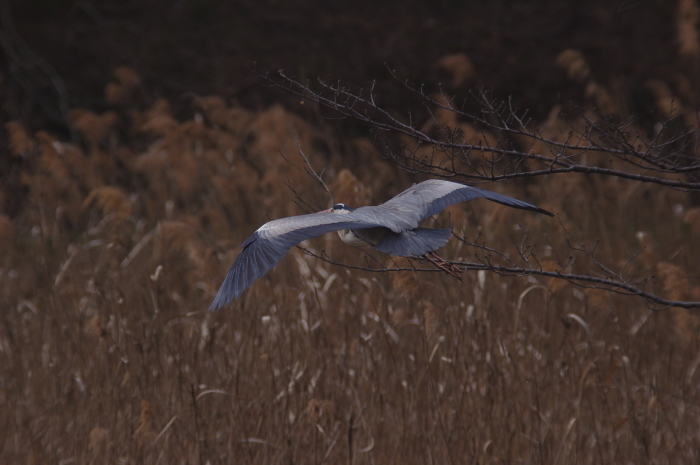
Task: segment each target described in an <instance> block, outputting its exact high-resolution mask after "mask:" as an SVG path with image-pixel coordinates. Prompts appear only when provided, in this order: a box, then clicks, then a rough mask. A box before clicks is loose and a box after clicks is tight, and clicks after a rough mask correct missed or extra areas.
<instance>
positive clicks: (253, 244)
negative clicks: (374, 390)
mask: <svg viewBox="0 0 700 465" xmlns="http://www.w3.org/2000/svg"><path fill="white" fill-rule="evenodd" d="M476 198H485V199H488V200H491V201H494V202H498V203H500V204H503V205H507V206H510V207H514V208H520V209H523V210H531V211H535V212H539V213H544V214H547V215H549V216H552V214H551V213H549V212H547V211H545V210H542V209H541V208H538V207H536V206H534V205H531V204H529V203H526V202H523V201H520V200H516V199H513V198H510V197H508V196H505V195H502V194H498V193H496V192H491V191H487V190H484V189H479V188H477V187H472V186H467V185H464V184H459V183H455V182H451V181H443V180H438V179H431V180H428V181H424V182H422V183H420V184H415V185H413V186H411V187H410V188H408V189H406V190H405V191H403V192H401V193H400V194H399V195H397V196H396V197H394V198H392V199H390V200H389V201H387V202H385V203H383V204H381V205H377V206H371V207H360V208H357V209H354V210H353V209H352V208H350V207H348V206H346V205H344V204H336V205H334V206H333V207H332V208H331V209H329V210H325V211H322V212H318V213H311V214H308V215H299V216H292V217H289V218H282V219H279V220H273V221H270V222H268V223H265V224H264V225H262V226H261V227H260V228H258V230H257V231H255V232H254V233H253V234H252V235H251V236H250V237H249V238H248V239H246V241H245V242H244V243H243V244H242V245H241V248H242V250H241V253H240V254H239V255H238V257H237V258H236V260H235V261H234V263H233V265H232V266H231V269H230V270H229V272H228V274H227V275H226V278H225V280H224V282H223V284H222V285H221V288H220V289H219V292H218V293H217V294H216V297H215V298H214V301H213V302H212V304H211V306H210V308H209V309H210V310H216V309H219V308H221V307H223V306H225V305H228V304H229V303H230V302H231V301H232V300H233V299H234V298H238V297H240V295H241V294H242V293H243V291H244V290H245V289H246V288H247V287H248V286H250V285H251V284H252V283H253V282H254V281H255V280H256V279H258V278H260V277H262V276H263V275H264V274H265V273H267V271H268V270H269V269H270V268H272V267H273V266H274V265H275V264H276V263H277V262H278V261H279V260H280V259H281V258H282V257H283V256H284V255H285V254H286V253H287V250H289V249H290V248H291V247H292V246H294V245H296V244H298V243H300V242H302V241H304V240H306V239H309V238H312V237H317V236H320V235H322V234H325V233H328V232H333V231H338V233H339V235H340V237H341V239H342V240H343V242H345V243H347V244H350V245H353V246H356V247H373V248H375V249H377V250H379V251H382V252H386V253H390V254H392V255H399V256H404V257H422V256H425V255H426V254H428V253H431V252H433V251H435V250H437V249H439V248H440V247H442V246H443V245H445V244H446V243H447V241H448V240H449V238H450V236H451V235H452V231H451V230H450V229H426V228H419V227H418V224H419V223H420V221H421V220H423V219H425V218H428V217H430V216H432V215H435V214H437V213H439V212H441V211H442V210H444V209H445V208H447V207H448V206H450V205H454V204H455V203H458V202H464V201H467V200H472V199H476ZM438 266H439V265H438Z"/></svg>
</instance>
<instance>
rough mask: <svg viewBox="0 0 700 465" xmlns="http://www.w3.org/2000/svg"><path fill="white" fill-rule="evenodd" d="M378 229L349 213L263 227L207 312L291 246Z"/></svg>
mask: <svg viewBox="0 0 700 465" xmlns="http://www.w3.org/2000/svg"><path fill="white" fill-rule="evenodd" d="M376 226H380V225H378V224H375V223H372V222H368V221H367V220H366V219H363V218H359V219H358V218H354V215H353V214H352V213H348V214H336V213H327V212H320V213H311V214H309V215H299V216H291V217H289V218H282V219H279V220H273V221H270V222H269V223H265V224H264V225H262V226H261V227H260V228H259V229H258V230H257V231H255V232H254V233H253V234H252V235H251V236H250V237H249V238H248V239H246V241H245V242H244V243H243V244H242V245H241V249H242V250H241V253H240V254H238V257H236V260H235V261H234V262H233V265H231V268H230V269H229V272H228V274H227V275H226V278H225V279H224V282H223V284H222V285H221V287H220V288H219V292H217V294H216V297H215V298H214V301H213V302H212V304H211V306H210V307H209V310H218V309H219V308H221V307H223V306H225V305H228V304H229V303H230V302H231V301H232V300H233V299H237V298H238V297H240V296H241V294H242V293H243V291H244V290H245V289H246V288H248V286H250V285H251V284H253V282H254V281H255V280H256V279H258V278H260V277H262V276H263V275H264V274H265V273H267V272H268V271H269V270H270V268H272V267H273V266H275V264H276V263H277V262H278V261H280V260H281V259H282V257H284V255H285V254H286V253H287V250H289V249H290V248H291V247H293V246H295V245H297V244H298V243H300V242H302V241H304V240H306V239H310V238H312V237H317V236H320V235H322V234H325V233H328V232H332V231H339V230H341V229H365V228H371V227H376Z"/></svg>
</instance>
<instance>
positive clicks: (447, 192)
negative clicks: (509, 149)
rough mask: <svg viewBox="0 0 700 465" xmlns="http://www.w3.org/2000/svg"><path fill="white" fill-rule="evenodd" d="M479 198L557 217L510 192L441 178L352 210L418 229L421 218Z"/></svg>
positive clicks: (393, 227)
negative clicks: (391, 197)
mask: <svg viewBox="0 0 700 465" xmlns="http://www.w3.org/2000/svg"><path fill="white" fill-rule="evenodd" d="M478 198H482V199H488V200H491V201H493V202H498V203H500V204H503V205H507V206H509V207H514V208H521V209H523V210H530V211H534V212H538V213H544V214H545V215H549V216H554V215H552V214H551V213H549V212H548V211H546V210H543V209H541V208H539V207H536V206H535V205H531V204H529V203H527V202H523V201H522V200H517V199H513V198H511V197H508V196H507V195H503V194H498V193H496V192H491V191H487V190H485V189H479V188H478V187H473V186H467V185H464V184H459V183H456V182H451V181H443V180H441V179H430V180H428V181H423V182H422V183H420V184H416V185H414V186H412V187H409V188H408V189H406V190H405V191H403V192H401V193H400V194H399V195H397V196H396V197H394V198H393V199H391V200H389V201H388V202H385V203H383V204H381V205H378V206H376V207H360V208H358V209H357V210H355V211H354V212H353V213H354V214H356V215H357V216H358V217H362V218H365V219H366V220H369V221H373V222H375V223H377V224H380V225H381V226H384V227H387V228H389V229H391V230H392V231H394V232H403V231H406V230H411V229H415V228H417V227H418V223H419V222H420V221H421V220H423V219H425V218H428V217H429V216H432V215H435V214H436V213H440V212H441V211H442V210H444V209H445V208H447V207H449V206H450V205H454V204H456V203H459V202H466V201H467V200H472V199H478Z"/></svg>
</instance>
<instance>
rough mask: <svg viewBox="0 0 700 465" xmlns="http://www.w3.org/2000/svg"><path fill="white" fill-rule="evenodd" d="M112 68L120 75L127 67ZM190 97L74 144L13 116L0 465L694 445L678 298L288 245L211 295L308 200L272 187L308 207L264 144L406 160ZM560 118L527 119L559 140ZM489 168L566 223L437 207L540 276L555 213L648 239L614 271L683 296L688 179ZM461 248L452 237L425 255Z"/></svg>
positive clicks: (87, 120) (97, 125) (578, 226)
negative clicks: (16, 172)
mask: <svg viewBox="0 0 700 465" xmlns="http://www.w3.org/2000/svg"><path fill="white" fill-rule="evenodd" d="M119 76H120V75H117V77H116V81H115V82H114V83H113V84H114V85H115V86H122V87H123V86H138V85H140V84H139V81H138V79H137V78H133V76H132V77H129V76H128V73H124V76H122V77H119ZM122 87H120V88H122ZM124 102H128V99H127V100H124ZM192 103H193V106H194V110H195V117H194V118H192V119H188V120H184V121H179V120H178V119H176V118H175V117H174V116H173V114H172V112H171V109H170V104H169V103H168V101H167V100H160V101H157V102H156V103H154V104H153V105H152V106H150V107H149V108H147V109H146V110H143V111H141V110H137V109H136V107H135V106H131V107H129V109H128V110H126V109H123V107H122V109H121V110H115V111H116V113H115V114H116V115H117V117H116V119H114V117H113V116H105V115H108V114H102V115H100V114H97V113H92V112H89V111H84V110H83V111H76V112H73V113H71V114H72V116H73V117H74V118H75V119H74V121H75V124H76V128H78V127H79V130H80V131H81V133H82V134H84V135H85V140H86V142H87V144H86V147H85V148H81V147H78V146H75V145H73V144H69V143H66V142H64V141H61V140H60V139H59V138H57V137H55V136H53V135H51V134H49V133H46V132H39V133H37V134H36V135H34V136H31V135H29V132H28V131H26V130H25V129H24V128H22V127H21V126H19V125H18V124H14V125H9V126H8V128H7V129H8V133H9V134H10V139H11V143H12V144H13V145H12V150H13V153H14V154H15V155H17V156H22V157H23V161H22V163H23V165H22V176H21V179H22V181H23V182H24V185H25V186H26V188H27V190H28V193H27V197H26V200H25V202H26V205H25V207H24V209H23V210H22V212H21V213H20V214H19V215H17V217H13V218H9V217H6V216H0V246H4V247H5V251H4V252H3V261H2V263H0V273H2V274H1V275H0V276H1V279H0V305H2V307H3V308H7V309H10V310H9V311H7V312H5V313H4V317H5V320H4V323H3V324H1V325H0V407H3V408H0V424H3V425H11V427H9V428H6V430H11V431H12V434H11V435H10V436H8V438H7V439H6V440H5V439H4V438H0V441H4V442H2V445H1V446H0V461H2V462H3V463H23V462H31V461H34V462H36V463H44V462H51V461H53V462H59V461H61V460H66V461H68V460H73V461H75V462H76V463H78V462H79V463H107V462H118V461H125V462H126V461H128V462H130V463H132V462H133V463H155V462H157V461H158V460H160V461H161V462H162V463H177V462H178V461H186V462H196V463H199V462H200V461H201V463H206V461H207V460H209V461H211V462H212V463H217V461H218V462H221V461H223V462H226V461H230V460H231V457H249V458H250V461H251V462H254V463H290V462H294V463H304V462H311V461H314V459H313V458H314V457H317V458H318V460H315V461H317V462H318V463H321V462H323V461H324V457H326V458H325V462H327V463H344V462H348V461H349V459H350V457H351V456H352V461H353V463H356V464H359V463H392V462H394V461H397V460H398V461H402V462H404V463H426V462H432V463H450V462H453V463H459V462H460V461H467V462H469V461H472V462H476V461H479V460H482V461H484V462H485V461H494V462H495V461H500V462H514V461H518V460H523V461H529V462H544V463H554V462H557V457H560V458H559V463H563V461H564V457H566V459H567V460H568V461H571V462H586V463H588V462H595V461H604V462H613V461H615V460H616V459H619V457H620V456H625V457H629V458H630V460H632V461H635V462H639V463H643V462H645V461H649V460H652V459H650V457H653V458H654V459H656V458H658V459H659V460H666V461H669V462H678V463H690V462H691V461H692V460H693V457H694V455H693V454H694V452H692V451H694V450H697V446H698V438H697V435H695V434H692V432H694V431H696V430H697V427H698V421H697V415H695V414H694V413H693V412H694V410H693V407H692V402H696V401H697V399H696V398H697V393H696V392H695V391H696V390H694V389H693V386H695V385H696V384H697V382H696V381H697V376H698V374H697V372H696V370H695V368H696V366H697V353H696V352H697V350H696V349H697V328H698V325H697V323H696V321H695V316H694V315H693V314H692V313H689V312H685V313H683V312H679V313H678V314H677V315H676V314H674V315H673V316H672V317H670V319H669V324H668V325H667V326H664V325H663V324H659V321H661V320H660V319H658V320H659V321H652V320H655V319H654V318H650V317H649V313H648V311H647V310H646V309H645V308H644V307H643V305H641V303H640V301H639V300H636V299H624V298H619V297H616V296H612V295H611V294H609V293H605V292H603V291H600V290H585V291H584V292H581V291H580V290H579V289H578V288H575V287H574V286H571V285H569V284H568V283H564V282H563V281H560V280H550V279H549V278H547V279H544V280H543V279H539V278H537V279H536V278H535V277H532V276H530V277H527V278H522V279H513V278H505V277H503V278H502V277H498V276H496V275H493V274H485V273H483V272H480V273H465V275H464V281H463V282H459V281H457V280H455V279H454V278H452V277H450V276H446V275H445V274H444V273H442V272H439V271H431V272H424V273H417V272H408V271H406V272H397V273H391V274H386V273H384V274H381V273H371V272H369V271H361V270H347V269H343V268H340V267H336V266H331V265H329V264H327V263H324V262H321V261H319V260H317V259H314V258H311V257H308V256H306V255H304V254H302V253H301V252H300V251H298V250H293V251H292V252H291V253H290V254H289V256H288V257H286V258H284V259H283V260H282V261H281V262H280V263H279V264H278V265H277V266H276V267H275V268H274V270H272V272H270V273H269V274H268V275H266V276H265V277H263V278H261V279H259V280H258V281H257V282H256V283H255V284H254V285H253V286H251V287H250V288H249V289H248V290H247V291H246V292H245V293H244V295H243V296H242V298H241V299H239V300H236V301H235V302H234V303H233V304H232V305H231V306H230V308H227V309H225V310H224V311H222V312H221V313H219V314H209V313H207V312H206V308H207V306H208V305H209V303H210V301H211V298H212V296H213V294H214V292H215V291H216V288H217V286H218V285H219V284H220V282H221V279H222V278H223V276H224V274H225V272H226V270H227V269H228V267H229V266H230V265H231V262H232V261H233V259H234V258H235V256H236V254H237V253H238V245H239V244H240V243H241V242H242V241H243V240H244V239H245V238H246V237H247V236H248V235H249V234H250V233H251V232H252V231H253V230H254V229H256V228H257V227H259V226H260V225H261V224H262V223H264V222H265V221H267V219H268V218H277V217H281V216H285V215H287V214H297V213H301V211H300V209H299V207H297V206H296V205H295V204H294V202H293V200H294V194H293V193H291V192H290V191H289V190H288V189H287V188H286V187H285V185H284V184H285V183H286V182H289V183H290V184H291V185H292V186H293V187H294V188H295V189H296V190H297V192H298V193H299V194H300V195H301V196H303V197H304V199H305V200H307V201H308V203H309V205H311V206H310V207H307V208H311V209H313V208H315V207H314V202H315V203H316V204H317V205H319V206H320V207H322V208H325V206H326V205H327V198H326V196H325V195H324V192H322V190H321V189H320V188H319V187H318V185H317V183H316V182H315V181H314V180H313V179H311V178H310V177H309V176H307V175H306V174H304V173H303V172H302V171H300V170H298V169H296V168H294V167H293V166H292V165H290V164H289V163H288V162H287V161H285V160H284V159H282V157H281V156H280V152H281V153H283V154H284V155H285V156H286V157H287V158H288V159H289V160H290V161H291V162H292V163H294V164H295V165H297V166H299V167H303V166H304V163H305V162H304V160H303V157H301V156H300V155H299V148H300V147H301V149H302V150H303V152H304V153H305V154H306V155H307V156H308V157H309V162H310V163H311V164H312V165H313V166H314V167H315V168H322V167H325V168H328V169H327V171H326V172H325V173H324V179H327V180H328V181H329V184H330V188H331V191H332V192H333V194H334V196H335V197H336V200H337V201H342V202H347V203H349V204H352V205H353V206H359V205H366V204H374V203H379V202H382V201H384V200H386V199H387V198H388V197H389V196H391V195H393V194H396V193H398V192H399V191H400V190H401V189H403V188H405V187H406V185H407V184H408V183H410V182H411V181H412V179H411V178H410V176H408V175H407V174H405V173H397V172H396V171H395V170H394V168H393V167H392V166H391V165H389V164H387V162H386V161H384V160H379V159H377V158H374V157H373V156H372V155H371V153H372V152H373V151H375V149H374V147H373V146H372V145H371V144H370V143H369V142H368V141H367V140H364V139H360V140H354V141H351V142H350V143H349V144H348V147H349V149H348V150H350V152H351V154H345V153H340V154H338V153H335V152H332V153H328V152H331V150H327V151H326V149H325V148H323V147H329V146H342V144H331V143H327V142H329V141H327V140H325V137H327V136H324V135H323V134H322V132H321V131H319V130H317V129H316V128H315V127H313V126H312V125H311V124H310V123H308V122H306V121H304V120H302V119H300V118H299V117H297V116H294V115H291V114H290V113H289V112H287V111H286V110H284V109H283V108H282V107H281V106H276V107H271V108H269V109H268V110H266V111H263V112H252V111H250V110H246V109H243V108H240V107H236V106H230V105H228V104H227V103H226V102H225V101H224V100H222V99H220V98H217V97H193V99H192ZM197 111H199V112H200V113H199V115H197V113H196V112H197ZM560 113H561V111H560V109H553V111H552V114H551V115H550V118H549V120H547V121H544V122H540V125H539V127H540V128H541V131H542V132H543V133H546V134H547V135H548V136H550V137H556V138H558V139H557V140H566V138H567V133H568V130H569V129H570V126H568V125H567V123H566V122H565V121H564V120H563V118H562V117H561V115H560ZM437 117H438V119H439V120H440V121H439V122H440V124H443V123H444V124H445V125H446V126H450V127H451V129H457V130H461V131H462V132H463V134H464V137H465V138H467V139H468V140H472V141H474V143H475V144H478V143H482V144H495V143H496V140H495V139H490V137H492V135H487V134H482V133H481V132H480V131H479V130H478V129H477V128H475V127H470V126H468V125H466V124H465V123H463V122H461V121H459V119H458V118H456V117H454V115H452V116H450V114H449V112H439V111H438V112H437ZM110 118H111V119H110ZM572 124H574V125H576V124H579V122H578V121H575V122H574V123H572ZM116 125H120V131H116V130H115V129H116ZM431 125H432V126H431ZM426 127H428V130H431V131H438V130H441V129H440V128H437V127H435V126H434V123H430V124H427V125H426ZM124 128H128V129H124ZM121 129H124V131H126V132H125V133H124V134H126V137H129V139H128V140H126V141H124V140H121V139H120V137H122V135H120V134H119V133H120V132H123V131H121ZM470 131H471V132H470ZM13 134H14V135H13ZM574 142H576V141H574ZM535 149H538V148H533V150H535ZM421 150H424V149H421ZM428 155H431V154H430V153H427V152H426V156H428ZM435 156H436V157H438V156H441V155H435ZM348 160H352V161H353V162H356V163H355V165H352V163H351V162H348ZM589 161H590V163H591V164H597V163H599V164H601V165H604V163H605V162H606V161H605V160H604V159H602V158H600V159H597V158H595V157H592V158H591V159H590V160H589ZM319 171H320V169H319ZM487 188H489V189H492V190H495V191H499V192H504V193H505V194H507V195H511V196H514V197H518V198H522V199H525V200H529V201H532V202H535V203H538V204H541V205H542V206H546V207H547V208H549V209H552V210H554V211H556V212H557V213H558V214H559V218H557V220H559V219H560V220H561V222H562V223H563V226H564V227H562V225H561V224H559V221H557V220H549V219H548V218H544V217H540V216H536V215H531V214H530V213H528V212H522V211H517V210H512V209H508V208H505V207H502V206H500V205H496V204H493V203H489V202H486V201H474V202H471V203H468V204H461V205H457V206H454V207H452V208H451V209H450V210H449V211H448V212H446V213H445V214H442V215H440V216H438V218H437V220H438V222H444V221H446V219H447V216H448V214H449V216H450V218H451V222H452V226H453V227H454V228H455V232H456V233H457V234H459V235H464V236H466V237H467V238H468V239H469V240H472V241H474V240H477V238H478V241H479V242H480V243H486V244H487V245H488V246H489V247H493V248H495V249H498V250H504V251H508V253H509V254H511V257H515V256H516V255H517V253H516V252H513V251H514V250H516V249H515V247H519V246H521V244H524V246H527V245H528V244H529V243H534V242H536V243H537V247H536V248H535V255H536V257H537V260H538V261H537V262H535V260H534V259H533V264H534V266H541V267H542V268H543V269H546V270H552V271H558V270H559V269H560V267H561V266H562V264H564V263H565V262H566V260H567V259H568V256H569V250H570V249H568V247H567V244H566V240H567V239H568V238H569V236H567V232H570V233H572V234H573V233H575V234H576V235H577V236H579V237H583V238H584V239H585V240H589V239H596V238H600V239H601V245H600V249H601V250H602V253H604V254H605V259H606V260H608V261H606V263H613V264H618V263H621V265H620V266H621V267H622V266H624V263H625V261H626V260H627V259H628V258H629V257H630V256H631V255H633V254H634V253H636V252H638V251H639V250H640V248H641V246H642V245H644V246H646V247H648V248H649V249H653V256H654V257H657V258H658V257H674V258H673V259H671V258H665V259H664V260H665V262H663V263H661V264H660V265H658V267H652V264H653V261H652V260H649V261H648V262H644V263H642V264H640V265H634V266H633V265H630V267H629V268H628V269H627V271H629V272H630V273H632V272H634V273H643V272H655V273H656V274H657V275H658V281H657V284H658V286H659V288H661V289H662V290H663V291H664V292H666V293H667V294H668V296H673V297H679V298H680V297H689V298H690V297H693V296H695V295H696V294H697V292H698V286H697V283H696V282H695V281H692V280H689V279H688V276H695V275H697V269H696V268H697V265H696V264H695V263H694V262H693V261H692V260H685V261H683V260H682V259H684V255H685V256H687V257H691V258H692V257H694V256H695V255H697V253H700V250H699V248H698V245H697V244H696V243H697V241H693V240H689V238H691V239H692V238H695V235H697V234H696V233H697V230H696V229H695V226H696V216H697V215H696V214H695V209H693V208H692V207H691V204H690V200H689V198H688V196H687V195H686V194H684V193H670V194H669V193H665V192H664V191H663V190H662V189H661V188H657V187H654V188H647V187H645V186H640V185H639V184H638V183H636V182H631V181H624V180H623V181H616V182H610V181H601V180H600V179H597V180H596V179H592V178H584V177H580V176H576V175H573V174H572V175H565V176H557V177H546V178H540V179H536V180H532V181H528V182H523V183H519V182H509V183H501V184H498V185H490V186H488V187H487ZM676 203H677V204H680V206H681V207H682V208H681V209H680V210H679V211H680V212H681V213H682V214H675V213H673V208H669V205H671V206H673V205H675V204H676ZM623 213H624V214H623ZM86 217H87V220H86ZM426 223H427V224H426V226H429V227H431V226H434V223H433V220H427V221H426ZM66 226H72V227H71V228H68V227H66ZM564 228H566V231H565V230H564ZM525 231H527V232H528V234H529V235H528V236H527V238H524V232H525ZM640 231H645V232H644V234H642V236H643V237H642V236H640V237H642V241H641V242H638V241H637V238H636V237H637V233H638V232H640ZM305 245H306V246H308V247H309V248H311V249H313V250H316V251H320V250H323V251H325V253H327V254H329V255H330V256H331V257H333V258H334V259H338V260H342V261H344V262H346V263H350V264H356V265H360V266H366V267H369V268H372V267H374V268H379V267H381V266H383V265H387V266H400V267H414V266H415V267H421V266H426V264H425V263H423V262H421V261H420V260H417V259H411V260H409V259H403V258H396V257H387V256H385V255H383V254H379V253H377V252H369V254H366V253H365V252H360V251H358V250H356V249H353V248H349V247H346V246H345V245H343V244H342V243H340V242H339V239H338V238H337V236H336V235H328V236H326V237H324V238H320V239H315V240H310V241H308V243H307V244H305ZM545 246H547V248H545ZM473 253H474V248H473V247H470V246H468V245H466V244H464V243H462V242H460V241H457V240H455V239H453V240H451V242H450V243H449V244H448V245H447V246H446V247H445V249H444V250H443V251H441V254H442V255H444V256H445V258H450V259H453V258H455V257H456V256H457V255H459V256H463V257H470V258H471V257H472V255H473ZM671 262H673V263H671ZM677 263H682V264H683V266H679V265H677ZM686 263H687V264H686ZM585 266H586V264H585V263H576V264H574V265H573V266H572V267H573V268H574V271H576V269H577V267H581V268H584V267H585ZM635 266H636V268H635ZM426 268H431V267H428V266H426ZM431 270H434V267H432V268H431ZM562 283H563V284H562ZM650 285H651V284H650ZM543 287H547V288H548V290H549V292H542V291H543V290H544V289H543ZM528 289H534V290H535V291H534V292H527V291H528ZM696 299H697V298H696ZM669 315H670V314H669ZM678 334H680V335H681V337H676V336H677V335H678ZM679 380H681V381H679ZM665 392H667V393H672V395H666V394H664V393H665ZM145 399H148V400H145ZM660 406H661V407H660ZM662 407H663V408H662ZM662 411H663V412H665V413H664V414H663V415H662V414H660V412H662ZM669 424H672V425H673V428H671V427H669ZM350 438H351V440H350ZM27 444H32V446H31V447H25V445H27ZM639 444H646V448H643V447H640V446H639ZM562 451H564V452H562ZM560 454H563V455H561V456H560ZM222 457H223V458H222ZM246 460H247V459H246Z"/></svg>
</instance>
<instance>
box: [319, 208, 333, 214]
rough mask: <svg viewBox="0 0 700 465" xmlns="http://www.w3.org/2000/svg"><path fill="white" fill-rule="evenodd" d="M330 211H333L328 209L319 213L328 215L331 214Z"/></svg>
mask: <svg viewBox="0 0 700 465" xmlns="http://www.w3.org/2000/svg"><path fill="white" fill-rule="evenodd" d="M331 210H333V209H332V208H329V209H328V210H323V211H322V212H320V213H330V212H331Z"/></svg>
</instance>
